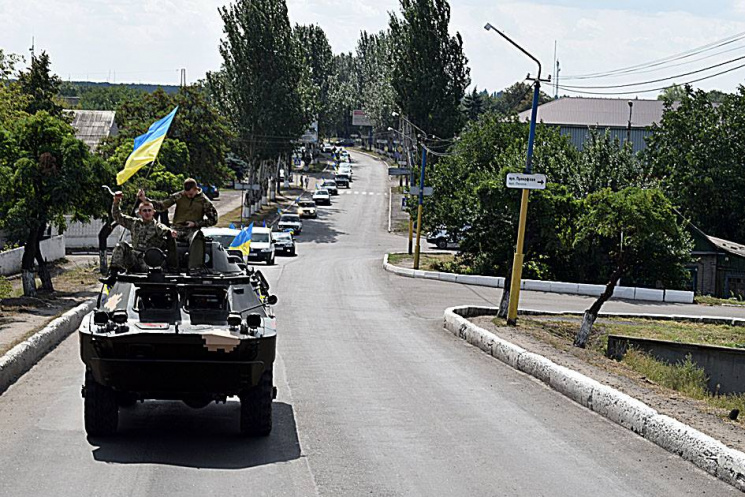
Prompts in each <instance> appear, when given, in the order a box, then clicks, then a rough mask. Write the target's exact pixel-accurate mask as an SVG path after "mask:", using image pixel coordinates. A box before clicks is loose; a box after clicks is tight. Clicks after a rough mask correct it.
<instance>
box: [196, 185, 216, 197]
mask: <svg viewBox="0 0 745 497" xmlns="http://www.w3.org/2000/svg"><path fill="white" fill-rule="evenodd" d="M198 186H199V188H201V189H202V193H204V194H205V196H206V197H207V198H208V199H210V200H215V199H216V198H220V188H218V187H217V185H198Z"/></svg>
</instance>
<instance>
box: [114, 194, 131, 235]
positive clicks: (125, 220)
mask: <svg viewBox="0 0 745 497" xmlns="http://www.w3.org/2000/svg"><path fill="white" fill-rule="evenodd" d="M123 196H124V195H123V194H122V192H116V193H115V194H114V201H113V202H112V204H111V216H112V217H113V218H114V221H116V223H117V224H118V225H120V226H123V227H125V228H127V229H128V230H130V231H132V225H133V224H134V222H135V221H136V219H135V218H133V217H130V216H127V215H125V214H122V209H121V205H120V202H121V200H122V197H123Z"/></svg>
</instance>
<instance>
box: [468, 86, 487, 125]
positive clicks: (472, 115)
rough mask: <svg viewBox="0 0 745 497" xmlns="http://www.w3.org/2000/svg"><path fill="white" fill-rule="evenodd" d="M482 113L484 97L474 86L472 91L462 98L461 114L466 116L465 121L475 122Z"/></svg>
mask: <svg viewBox="0 0 745 497" xmlns="http://www.w3.org/2000/svg"><path fill="white" fill-rule="evenodd" d="M484 111H485V107H484V97H483V96H482V95H481V93H479V92H478V90H477V89H476V87H475V86H474V87H473V91H471V93H468V94H466V96H465V97H464V98H463V112H464V113H465V115H466V119H468V120H469V121H475V120H477V119H478V118H479V116H480V115H481V114H483V113H484Z"/></svg>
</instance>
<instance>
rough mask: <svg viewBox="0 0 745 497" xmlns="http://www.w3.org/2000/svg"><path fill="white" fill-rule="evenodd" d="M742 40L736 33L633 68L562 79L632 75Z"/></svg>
mask: <svg viewBox="0 0 745 497" xmlns="http://www.w3.org/2000/svg"><path fill="white" fill-rule="evenodd" d="M744 38H745V32H742V33H738V34H736V35H733V36H730V37H727V38H723V39H721V40H719V41H715V42H712V43H708V44H706V45H702V46H700V47H698V48H694V49H691V50H687V51H684V52H680V53H678V54H674V55H670V56H667V57H663V58H661V59H657V60H653V61H650V62H643V63H641V64H636V65H633V66H627V67H622V68H619V69H613V70H610V71H603V72H596V73H588V74H578V75H570V76H564V79H569V80H577V79H595V78H601V77H608V76H617V75H620V74H628V73H632V72H634V71H637V70H640V69H648V68H650V67H657V66H661V65H664V64H667V63H669V62H675V61H677V60H682V59H686V58H689V57H693V56H696V55H699V54H701V53H705V52H708V51H711V50H715V49H717V48H720V47H723V46H726V45H729V44H732V43H735V42H737V41H740V40H742V39H744Z"/></svg>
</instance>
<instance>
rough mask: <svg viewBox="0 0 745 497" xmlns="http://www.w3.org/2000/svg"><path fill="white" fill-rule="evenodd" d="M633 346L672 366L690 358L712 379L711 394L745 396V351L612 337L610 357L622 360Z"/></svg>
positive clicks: (609, 340) (608, 350) (609, 346)
mask: <svg viewBox="0 0 745 497" xmlns="http://www.w3.org/2000/svg"><path fill="white" fill-rule="evenodd" d="M630 346H631V347H634V348H636V349H639V350H641V351H644V352H646V353H648V354H650V355H652V356H654V357H655V358H657V359H658V360H661V361H665V362H667V363H670V364H674V363H678V362H683V361H685V359H686V356H688V355H690V356H691V360H692V361H693V362H695V363H696V364H697V365H698V366H699V367H701V368H703V370H704V371H705V372H706V376H708V377H709V381H708V383H707V386H708V388H709V390H710V391H711V392H717V391H718V392H719V393H743V392H745V383H743V381H744V380H745V350H741V349H734V348H729V347H716V346H713V345H699V344H693V343H676V342H668V341H665V340H651V339H648V338H631V337H624V336H615V335H608V349H607V352H606V355H607V356H608V357H611V358H613V359H616V360H620V359H622V358H623V356H624V355H625V354H626V351H627V350H628V348H629V347H630Z"/></svg>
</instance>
